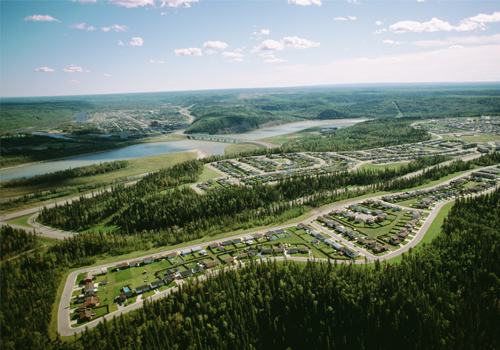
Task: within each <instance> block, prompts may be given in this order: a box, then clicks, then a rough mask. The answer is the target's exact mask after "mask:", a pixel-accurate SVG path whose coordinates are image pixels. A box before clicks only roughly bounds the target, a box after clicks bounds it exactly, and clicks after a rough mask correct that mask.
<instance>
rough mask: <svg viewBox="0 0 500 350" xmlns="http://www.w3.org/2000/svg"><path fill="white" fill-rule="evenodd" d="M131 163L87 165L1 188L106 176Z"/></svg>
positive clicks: (15, 182) (9, 182) (11, 183)
mask: <svg viewBox="0 0 500 350" xmlns="http://www.w3.org/2000/svg"><path fill="white" fill-rule="evenodd" d="M129 164H130V163H129V161H127V160H115V161H113V162H104V163H100V164H92V165H86V166H82V167H77V168H73V169H72V168H69V169H65V170H59V171H55V172H53V173H47V174H42V175H35V176H32V177H30V178H25V177H23V178H20V179H13V180H10V181H7V182H2V183H0V187H4V188H9V187H22V186H33V185H39V184H47V183H52V182H59V181H65V180H69V179H73V178H76V177H86V176H94V175H100V174H106V173H110V172H113V171H117V170H120V169H125V168H126V167H128V166H129Z"/></svg>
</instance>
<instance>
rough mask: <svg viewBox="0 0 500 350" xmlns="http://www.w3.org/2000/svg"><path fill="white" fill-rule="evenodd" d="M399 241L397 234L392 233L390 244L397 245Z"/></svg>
mask: <svg viewBox="0 0 500 350" xmlns="http://www.w3.org/2000/svg"><path fill="white" fill-rule="evenodd" d="M399 243H401V240H400V239H399V235H394V236H392V237H391V244H393V245H398V244H399Z"/></svg>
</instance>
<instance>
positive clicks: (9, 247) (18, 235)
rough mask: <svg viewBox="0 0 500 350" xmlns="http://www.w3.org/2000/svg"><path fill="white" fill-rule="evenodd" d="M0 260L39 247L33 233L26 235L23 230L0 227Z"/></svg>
mask: <svg viewBox="0 0 500 350" xmlns="http://www.w3.org/2000/svg"><path fill="white" fill-rule="evenodd" d="M0 242H1V247H2V249H1V250H0V260H5V259H9V258H10V257H12V256H14V255H17V254H19V253H22V252H25V251H28V250H31V249H33V248H36V247H37V246H39V244H38V242H37V241H36V236H35V234H34V233H33V232H30V233H27V232H26V231H24V230H19V229H15V228H12V227H10V226H0Z"/></svg>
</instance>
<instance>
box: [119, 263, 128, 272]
mask: <svg viewBox="0 0 500 350" xmlns="http://www.w3.org/2000/svg"><path fill="white" fill-rule="evenodd" d="M128 267H129V265H128V262H124V263H120V264H116V269H117V270H118V271H119V270H123V269H126V268H128Z"/></svg>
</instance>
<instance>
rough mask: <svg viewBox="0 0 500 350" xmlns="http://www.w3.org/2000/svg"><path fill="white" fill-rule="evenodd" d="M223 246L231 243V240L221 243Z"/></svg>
mask: <svg viewBox="0 0 500 350" xmlns="http://www.w3.org/2000/svg"><path fill="white" fill-rule="evenodd" d="M221 244H222V245H223V246H224V247H225V246H227V245H231V244H233V241H224V242H222V243H221Z"/></svg>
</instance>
